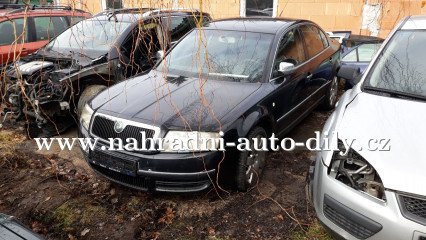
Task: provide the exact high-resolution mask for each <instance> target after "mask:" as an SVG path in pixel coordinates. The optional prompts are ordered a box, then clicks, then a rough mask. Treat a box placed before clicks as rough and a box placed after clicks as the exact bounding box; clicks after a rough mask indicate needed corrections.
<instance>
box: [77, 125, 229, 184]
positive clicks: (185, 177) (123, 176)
mask: <svg viewBox="0 0 426 240" xmlns="http://www.w3.org/2000/svg"><path fill="white" fill-rule="evenodd" d="M79 135H80V136H79V137H83V138H88V137H89V134H88V133H87V131H86V130H85V129H84V128H82V127H80V131H79ZM102 146H106V145H104V143H101V142H100V141H98V142H97V146H96V147H95V148H94V149H93V150H87V151H84V149H82V147H81V145H80V148H81V150H82V152H83V155H84V158H85V160H86V161H87V162H88V163H89V165H90V166H91V167H92V168H93V169H94V170H95V171H96V172H97V173H98V174H100V175H102V176H103V177H105V178H107V179H109V180H111V181H113V182H117V183H119V184H122V185H125V186H127V187H130V188H134V189H138V190H142V191H148V192H199V191H203V190H205V189H207V188H209V187H210V186H212V184H213V182H214V180H215V179H216V169H217V167H218V164H219V162H220V161H221V159H222V156H223V153H222V152H213V151H212V152H203V153H199V152H196V153H157V154H142V153H131V152H127V151H124V150H123V151H108V150H103V149H102Z"/></svg>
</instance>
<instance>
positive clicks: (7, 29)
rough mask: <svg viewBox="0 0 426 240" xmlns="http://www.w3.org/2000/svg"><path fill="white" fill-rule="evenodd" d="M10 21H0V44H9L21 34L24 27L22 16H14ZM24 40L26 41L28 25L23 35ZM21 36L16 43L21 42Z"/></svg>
mask: <svg viewBox="0 0 426 240" xmlns="http://www.w3.org/2000/svg"><path fill="white" fill-rule="evenodd" d="M12 21H13V22H11V21H4V22H1V23H0V36H1V37H0V46H6V45H11V44H12V43H13V42H14V41H15V35H16V37H19V36H21V34H22V32H23V29H24V18H16V19H12ZM23 37H24V39H23V40H24V42H28V26H27V30H26V31H25V33H24V35H23ZM21 42H22V37H21V38H19V39H18V40H17V41H16V43H18V44H19V43H21Z"/></svg>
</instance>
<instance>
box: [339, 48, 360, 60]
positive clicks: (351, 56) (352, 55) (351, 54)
mask: <svg viewBox="0 0 426 240" xmlns="http://www.w3.org/2000/svg"><path fill="white" fill-rule="evenodd" d="M357 53H358V51H357V50H356V49H354V50H352V52H349V53H348V54H346V56H344V57H343V58H342V61H343V62H358V54H357Z"/></svg>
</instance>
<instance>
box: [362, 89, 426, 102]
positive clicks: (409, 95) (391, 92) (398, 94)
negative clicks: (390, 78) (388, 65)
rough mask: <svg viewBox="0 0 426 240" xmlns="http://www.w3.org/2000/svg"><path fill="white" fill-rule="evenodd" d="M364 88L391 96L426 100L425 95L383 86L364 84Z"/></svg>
mask: <svg viewBox="0 0 426 240" xmlns="http://www.w3.org/2000/svg"><path fill="white" fill-rule="evenodd" d="M364 89H365V90H369V91H375V92H381V93H387V94H389V95H390V96H391V97H406V98H412V99H417V100H423V101H426V96H422V95H417V94H413V93H407V92H400V91H395V90H390V89H385V88H376V87H371V86H364Z"/></svg>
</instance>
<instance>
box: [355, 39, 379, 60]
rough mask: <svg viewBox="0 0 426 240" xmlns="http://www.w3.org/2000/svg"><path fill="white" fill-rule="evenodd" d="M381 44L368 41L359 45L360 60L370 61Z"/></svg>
mask: <svg viewBox="0 0 426 240" xmlns="http://www.w3.org/2000/svg"><path fill="white" fill-rule="evenodd" d="M380 45H381V44H377V43H368V44H363V45H361V46H359V47H358V60H359V61H360V62H370V61H371V59H372V58H373V56H374V54H376V52H377V50H378V49H379V47H380Z"/></svg>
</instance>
